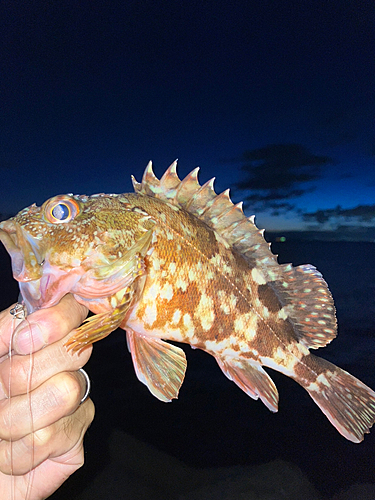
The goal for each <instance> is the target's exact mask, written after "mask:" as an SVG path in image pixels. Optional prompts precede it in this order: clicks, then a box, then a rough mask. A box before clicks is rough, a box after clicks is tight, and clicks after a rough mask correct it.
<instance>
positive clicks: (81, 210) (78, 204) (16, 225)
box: [0, 194, 151, 313]
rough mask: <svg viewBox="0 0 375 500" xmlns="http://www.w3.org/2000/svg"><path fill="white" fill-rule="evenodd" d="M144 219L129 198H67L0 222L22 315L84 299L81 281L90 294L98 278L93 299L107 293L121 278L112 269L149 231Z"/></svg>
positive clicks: (51, 200)
mask: <svg viewBox="0 0 375 500" xmlns="http://www.w3.org/2000/svg"><path fill="white" fill-rule="evenodd" d="M133 198H134V195H133ZM149 219H150V217H149V216H148V214H147V213H145V212H144V211H143V210H141V209H137V207H136V203H134V202H133V200H132V196H131V195H129V197H128V196H127V195H126V194H124V195H105V194H97V195H92V196H85V195H71V194H69V195H58V196H55V197H53V198H50V199H49V200H47V201H46V202H45V203H43V205H42V206H40V207H38V206H36V205H35V204H33V205H31V206H29V207H27V208H25V209H23V210H21V211H20V212H19V213H18V214H17V215H15V216H14V217H11V218H10V219H8V220H6V221H3V222H1V223H0V241H1V242H2V243H3V244H4V246H5V248H6V250H7V251H8V253H9V254H10V257H11V260H12V271H13V276H14V278H15V279H16V280H17V281H18V282H19V286H20V291H21V294H22V296H23V299H24V302H25V304H26V307H27V310H28V312H29V313H30V312H33V311H35V310H37V309H40V308H44V307H50V306H52V305H55V304H57V303H58V302H59V300H60V299H61V298H62V297H63V296H64V295H65V294H67V293H70V292H72V293H75V292H76V291H77V290H79V293H81V294H83V295H84V287H82V286H80V283H81V284H82V280H83V279H85V280H86V281H85V283H86V286H87V287H89V288H91V289H93V282H92V281H95V279H96V277H98V276H99V278H100V279H99V280H98V287H97V288H98V290H97V292H96V294H97V295H98V296H99V295H101V293H102V292H101V290H100V285H103V284H104V283H106V290H107V291H108V293H110V292H111V293H112V292H113V290H114V289H115V288H116V287H115V286H114V285H113V286H112V287H111V286H109V285H108V280H110V279H112V275H114V274H116V277H117V279H118V280H119V276H120V275H121V269H120V267H121V266H119V264H117V267H116V263H118V262H119V260H121V258H123V255H124V254H125V253H126V252H127V251H128V250H129V249H130V248H131V247H132V246H133V245H134V244H135V243H136V242H137V241H138V240H139V239H140V238H141V237H142V235H144V233H145V232H147V230H148V229H150V227H151V226H150V224H148V221H149ZM113 269H116V272H112V270H113ZM111 273H112V275H111ZM88 277H89V278H90V279H89V278H88ZM113 279H114V278H113ZM90 280H91V281H90ZM92 293H93V292H92V291H91V295H92ZM103 293H105V292H103Z"/></svg>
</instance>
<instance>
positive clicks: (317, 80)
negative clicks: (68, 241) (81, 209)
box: [0, 0, 375, 230]
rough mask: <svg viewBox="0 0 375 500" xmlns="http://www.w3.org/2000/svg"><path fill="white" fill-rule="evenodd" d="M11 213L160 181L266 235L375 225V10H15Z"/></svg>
mask: <svg viewBox="0 0 375 500" xmlns="http://www.w3.org/2000/svg"><path fill="white" fill-rule="evenodd" d="M0 26H1V28H0V37H1V38H0V40H1V49H0V72H1V73H0V74H1V77H0V102H1V108H0V131H1V134H0V137H1V148H0V174H1V199H0V212H1V213H2V214H3V215H6V214H11V213H15V212H16V211H18V210H20V209H21V208H23V207H24V206H27V205H30V204H31V203H33V202H37V203H38V204H40V203H42V202H43V201H44V200H45V199H47V198H49V197H51V196H53V195H55V194H59V193H66V192H73V193H76V194H92V193H95V192H126V191H131V190H132V187H131V183H130V174H132V173H133V174H134V175H135V176H136V177H137V178H138V180H139V179H140V177H141V175H142V171H143V169H144V167H145V166H146V164H147V162H148V161H149V160H150V159H151V160H153V163H154V170H155V173H156V174H157V175H158V176H160V175H161V174H162V173H163V171H164V170H165V169H166V168H167V167H168V165H169V164H170V163H171V162H172V161H173V160H174V159H175V158H178V159H179V174H180V177H183V176H184V175H186V174H187V173H188V172H189V171H190V170H192V169H193V168H195V167H196V166H200V167H201V174H200V180H201V182H205V181H206V180H208V179H209V178H210V177H213V176H215V177H216V179H217V180H216V184H215V185H216V190H217V191H218V192H220V191H222V190H224V189H226V188H227V187H231V188H232V190H231V193H232V198H233V200H234V201H236V202H237V201H240V200H241V199H245V200H247V201H246V203H245V209H246V213H247V214H248V215H251V214H252V213H256V214H257V223H258V225H259V226H260V227H266V228H267V229H271V230H272V229H288V228H299V229H304V228H306V227H309V225H310V226H311V225H315V226H316V227H320V228H322V229H327V228H331V229H332V228H333V229H334V228H336V227H337V226H340V225H352V226H354V227H356V226H361V225H362V226H363V225H369V226H374V225H375V205H374V201H375V200H374V193H375V168H374V155H375V141H374V116H375V99H374V83H375V64H374V58H375V30H374V26H375V5H374V2H373V0H369V1H365V0H364V1H362V0H346V1H341V2H340V1H331V2H323V1H315V2H311V0H310V1H303V0H300V1H298V2H296V1H289V0H283V1H267V0H262V1H249V0H246V1H232V2H222V1H218V0H217V1H214V2H210V1H202V0H201V1H194V0H188V1H186V0H185V1H163V2H160V1H155V0H149V1H142V0H136V1H129V0H126V1H112V2H106V1H102V2H100V1H97V0H90V1H79V2H77V1H76V0H74V1H70V0H65V1H64V2H52V3H50V2H45V1H40V0H35V1H33V2H19V1H16V0H12V1H5V2H2V4H1V7H0Z"/></svg>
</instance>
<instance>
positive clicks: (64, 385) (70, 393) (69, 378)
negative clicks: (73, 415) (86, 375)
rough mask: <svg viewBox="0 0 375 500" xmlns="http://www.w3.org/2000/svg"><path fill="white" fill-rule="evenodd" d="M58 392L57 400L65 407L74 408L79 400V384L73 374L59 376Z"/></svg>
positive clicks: (66, 373) (67, 373)
mask: <svg viewBox="0 0 375 500" xmlns="http://www.w3.org/2000/svg"><path fill="white" fill-rule="evenodd" d="M58 391H59V399H61V400H62V402H63V403H65V404H67V405H71V406H74V405H76V404H77V402H78V401H80V399H81V384H80V383H79V380H78V378H77V376H76V375H75V374H74V373H71V372H65V373H64V374H61V376H60V381H59V384H58Z"/></svg>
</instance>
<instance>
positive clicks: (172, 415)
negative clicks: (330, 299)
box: [0, 241, 375, 500]
mask: <svg viewBox="0 0 375 500" xmlns="http://www.w3.org/2000/svg"><path fill="white" fill-rule="evenodd" d="M1 250H3V249H1ZM273 251H274V252H276V253H279V254H280V258H279V260H280V262H293V264H295V265H298V264H304V263H311V264H314V265H315V266H316V267H317V268H318V269H319V270H320V271H321V272H322V273H323V275H324V277H325V278H326V280H327V282H328V283H329V286H330V289H331V291H332V293H333V296H334V298H335V301H336V306H337V313H338V319H339V336H338V338H337V339H336V340H334V341H333V342H332V344H331V345H330V346H328V347H326V348H324V349H320V350H319V351H318V352H317V354H318V355H320V356H322V357H325V358H326V359H329V360H330V361H332V362H334V363H336V364H338V365H340V366H341V367H342V368H344V369H346V370H347V371H349V372H351V373H352V374H353V375H355V376H357V377H358V378H360V379H361V380H362V381H363V382H365V383H366V384H368V385H369V386H370V387H372V388H375V268H374V262H375V244H374V243H351V242H339V243H331V242H307V241H304V242H286V243H283V244H277V245H273ZM0 259H1V263H2V264H1V266H0V278H1V288H0V292H1V293H0V304H1V308H2V309H3V308H4V307H5V306H7V305H9V304H10V303H11V302H12V301H15V300H16V299H17V286H16V285H15V284H13V283H12V281H11V279H10V265H9V263H8V260H7V258H6V257H5V255H4V252H3V251H2V252H1V253H0ZM185 351H186V354H187V357H188V370H187V375H186V379H185V382H184V384H183V386H182V389H181V392H180V397H179V399H178V400H175V401H173V402H172V403H170V404H166V403H162V402H160V401H158V400H157V399H155V398H154V397H153V396H152V395H151V394H150V393H149V392H148V390H147V389H146V387H145V386H143V385H142V384H141V383H140V382H138V380H137V379H136V376H135V374H134V370H133V367H132V363H131V358H130V355H129V353H128V351H127V348H126V342H125V337H124V334H123V332H121V331H117V332H114V333H113V334H111V336H110V337H109V338H108V339H105V340H103V341H102V342H100V343H98V344H96V346H95V348H94V353H93V355H92V358H91V360H90V362H89V364H88V365H87V367H86V369H87V372H88V373H89V374H90V377H91V379H92V384H93V387H92V392H91V397H92V399H93V401H94V403H95V405H96V417H95V420H94V422H93V424H92V426H91V428H90V429H89V431H88V432H87V435H86V439H85V444H86V447H85V448H86V464H85V466H84V467H83V468H82V469H81V470H80V471H78V472H77V473H76V474H75V475H74V476H73V477H72V478H71V479H69V480H68V481H67V482H66V483H65V485H63V486H62V488H60V490H59V491H58V492H56V493H55V494H54V495H53V496H52V497H51V499H52V500H63V499H64V500H65V499H67V498H69V499H70V500H94V499H99V498H100V499H103V498H106V499H131V500H159V499H160V500H161V499H163V500H165V499H170V500H211V499H215V500H232V499H235V500H282V499H288V500H301V499H303V500H318V499H319V500H327V499H330V500H375V430H373V431H372V433H371V434H370V435H367V436H366V438H365V441H364V442H362V443H361V444H353V443H350V442H348V441H346V440H345V439H344V438H343V437H341V436H340V434H338V432H337V431H336V430H335V429H334V428H333V427H332V426H331V424H330V423H329V422H328V420H327V419H326V417H325V416H324V415H323V414H322V413H321V412H320V410H319V409H318V408H317V406H316V405H315V404H314V402H313V401H312V400H311V399H310V397H309V396H308V394H307V393H305V391H304V390H303V389H302V388H300V387H299V386H298V385H297V384H296V383H295V382H293V381H292V380H290V379H288V378H286V377H284V376H282V375H280V374H278V373H276V372H271V371H269V373H270V374H271V376H272V378H273V380H274V381H275V383H276V385H277V387H278V390H279V393H280V404H279V412H278V413H276V414H272V413H270V412H269V411H268V410H267V409H266V408H265V407H264V405H263V404H262V403H260V402H259V401H253V400H252V399H250V398H249V397H248V396H246V395H245V394H244V393H243V392H242V391H240V390H239V389H238V388H237V387H236V386H235V385H234V384H233V383H231V382H230V381H229V380H227V379H226V377H225V376H224V375H223V374H222V372H221V370H220V369H219V367H218V366H217V365H216V362H215V360H214V359H213V358H211V357H210V356H209V355H207V354H205V353H204V352H201V351H197V350H195V351H193V350H191V349H190V347H189V346H186V348H185Z"/></svg>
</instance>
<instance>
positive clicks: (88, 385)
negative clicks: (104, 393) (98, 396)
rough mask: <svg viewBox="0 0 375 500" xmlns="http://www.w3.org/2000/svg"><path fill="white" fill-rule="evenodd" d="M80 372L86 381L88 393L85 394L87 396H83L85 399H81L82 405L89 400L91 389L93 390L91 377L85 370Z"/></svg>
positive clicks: (81, 369)
mask: <svg viewBox="0 0 375 500" xmlns="http://www.w3.org/2000/svg"><path fill="white" fill-rule="evenodd" d="M78 371H79V372H81V373H82V375H83V376H84V377H85V379H86V392H85V395H84V396H83V398H82V399H81V402H80V404H83V403H84V402H85V401H86V399H88V397H89V394H90V389H91V382H90V379H89V376H88V375H87V373H86V372H85V370H84V369H83V368H80V369H79V370H78Z"/></svg>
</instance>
